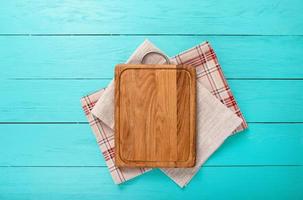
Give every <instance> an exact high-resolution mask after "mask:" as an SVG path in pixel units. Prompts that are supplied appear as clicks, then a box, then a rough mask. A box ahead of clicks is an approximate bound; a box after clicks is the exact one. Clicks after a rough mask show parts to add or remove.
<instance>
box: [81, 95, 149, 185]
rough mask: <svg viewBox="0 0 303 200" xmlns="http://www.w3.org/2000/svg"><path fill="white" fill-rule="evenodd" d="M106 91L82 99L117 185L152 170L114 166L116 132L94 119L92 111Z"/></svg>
mask: <svg viewBox="0 0 303 200" xmlns="http://www.w3.org/2000/svg"><path fill="white" fill-rule="evenodd" d="M103 93H104V89H102V90H100V91H98V92H96V93H93V94H91V95H88V96H85V97H83V98H82V99H81V104H82V108H83V110H84V113H85V115H86V117H87V120H88V121H89V125H90V126H91V128H92V130H93V133H94V135H95V137H96V140H97V143H98V145H99V148H100V150H101V152H102V154H103V156H104V159H105V163H106V165H107V167H108V170H109V171H110V174H111V176H112V178H113V180H114V182H115V183H116V184H120V183H123V182H125V181H127V180H129V179H132V178H134V177H136V176H138V175H141V174H143V173H145V172H147V171H149V170H150V169H147V168H117V167H116V166H115V164H114V160H115V159H114V157H115V155H114V146H115V141H114V131H113V129H111V128H109V127H108V126H106V125H105V124H104V123H103V122H102V121H100V120H99V119H98V118H96V117H94V116H93V115H92V113H91V110H92V109H93V107H94V106H95V104H96V102H97V101H98V99H99V98H100V97H101V96H102V95H103Z"/></svg>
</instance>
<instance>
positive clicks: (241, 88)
mask: <svg viewBox="0 0 303 200" xmlns="http://www.w3.org/2000/svg"><path fill="white" fill-rule="evenodd" d="M109 81H110V80H58V81H54V80H4V81H0V85H1V87H0V94H1V97H2V99H3V100H2V101H1V102H0V113H1V115H0V122H33V121H37V122H62V121H63V122H64V121H65V122H79V121H82V122H85V121H86V119H85V116H84V113H83V111H82V109H81V107H80V103H79V101H80V98H81V97H82V96H84V95H87V94H89V93H91V92H93V91H96V90H98V89H99V88H102V87H105V86H106V85H107V84H108V83H109ZM228 82H229V84H230V87H231V88H232V90H233V92H234V95H235V98H236V100H237V101H238V103H239V106H240V108H241V110H242V112H243V114H244V116H245V117H246V119H247V121H249V122H303V115H302V112H303V104H302V101H303V96H302V95H300V93H301V91H302V88H303V81H297V80H295V81H294V80H292V81H280V80H278V81H268V80H261V81H260V80H250V81H247V80H245V81H244V80H229V81H228Z"/></svg>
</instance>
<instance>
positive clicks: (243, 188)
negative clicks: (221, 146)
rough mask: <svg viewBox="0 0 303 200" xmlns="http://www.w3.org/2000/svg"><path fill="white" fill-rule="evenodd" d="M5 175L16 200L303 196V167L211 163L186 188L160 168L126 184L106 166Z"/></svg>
mask: <svg viewBox="0 0 303 200" xmlns="http://www.w3.org/2000/svg"><path fill="white" fill-rule="evenodd" d="M0 177H1V182H2V184H1V187H0V198H1V199H14V200H16V199H46V200H47V199H75V200H76V199H109V200H110V199H121V198H122V199H134V200H136V199H138V200H139V199H155V198H157V199H211V198H215V199H302V198H303V192H302V184H303V167H205V168H202V170H200V171H199V173H198V174H197V175H196V176H195V177H194V178H193V180H192V182H191V183H190V184H189V185H188V186H187V187H186V188H185V189H180V188H179V187H178V186H177V185H175V184H174V183H173V182H172V181H171V180H169V178H167V177H165V175H164V174H163V173H161V172H160V171H158V170H155V171H151V172H148V173H147V174H144V175H142V176H140V177H137V178H136V179H135V180H131V181H129V182H127V183H125V184H123V185H120V186H117V185H114V183H113V182H112V180H111V177H110V175H109V173H108V172H107V171H106V169H105V168H83V167H82V168H81V167H75V168H64V167H63V168H62V167H61V168H57V167H43V168H40V167H38V168H37V167H35V168H31V167H29V168H10V167H8V168H0ZM163 186H165V187H163Z"/></svg>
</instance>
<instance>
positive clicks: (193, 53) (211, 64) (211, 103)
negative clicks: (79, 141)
mask: <svg viewBox="0 0 303 200" xmlns="http://www.w3.org/2000/svg"><path fill="white" fill-rule="evenodd" d="M149 51H157V52H160V53H163V52H161V50H160V49H158V48H157V47H155V46H154V45H153V44H152V43H151V42H149V41H148V40H145V41H144V42H143V43H142V44H141V45H140V46H139V47H138V48H137V49H136V51H135V52H134V53H133V54H132V56H131V57H130V58H129V60H128V61H127V63H131V64H139V63H140V62H141V59H142V56H143V55H144V54H145V53H146V52H149ZM170 61H171V62H172V63H175V64H187V65H192V66H194V67H196V71H197V133H196V134H197V162H196V166H195V167H193V168H174V169H167V168H166V169H161V170H162V171H163V172H164V173H165V174H167V175H168V176H169V177H170V178H171V179H173V180H174V181H175V182H176V183H177V184H178V185H179V186H180V187H184V186H185V185H186V184H188V182H189V181H190V180H191V178H192V177H193V176H194V175H195V174H196V173H197V171H198V170H199V169H200V167H201V166H202V164H203V163H204V162H205V161H206V160H207V159H208V158H209V156H211V154H213V153H214V151H215V150H216V149H217V148H219V147H220V145H221V144H222V143H223V142H224V140H225V139H226V138H227V137H228V136H230V135H231V134H232V133H234V132H238V131H241V130H244V129H245V128H247V124H246V122H245V120H244V118H243V116H242V114H241V112H240V109H239V107H238V105H237V103H236V101H235V99H234V97H233V95H232V93H231V90H230V88H229V86H228V84H227V82H226V80H225V78H224V76H223V72H222V70H221V67H220V65H219V63H218V60H217V57H216V55H215V53H214V51H213V49H212V48H211V46H210V45H209V43H208V42H205V43H202V44H201V45H198V46H196V47H193V48H191V49H189V50H187V51H185V52H183V53H180V54H178V55H176V56H175V57H173V58H171V59H170ZM164 62H165V59H164V58H162V57H160V56H158V55H150V56H149V57H148V59H146V63H153V64H158V63H164ZM96 94H97V95H96ZM97 96H98V97H97ZM92 97H94V103H93V104H92V105H90V106H89V104H87V100H85V99H87V98H92ZM97 99H99V100H97ZM82 106H83V109H84V110H85V111H87V112H85V113H86V115H87V117H88V119H89V121H91V120H92V123H90V125H91V126H92V129H93V132H94V133H95V135H96V138H97V141H98V137H97V135H100V133H102V134H105V136H106V137H110V138H111V141H113V140H114V130H113V128H114V82H113V81H112V82H111V83H110V84H109V85H108V87H107V88H106V89H103V90H102V92H101V91H100V92H97V93H95V94H92V95H89V96H87V97H84V98H83V99H82ZM88 107H89V108H88ZM102 125H103V126H104V127H106V128H107V131H106V133H103V132H104V131H102V130H101V131H100V128H99V129H96V127H95V126H97V127H99V126H102ZM99 137H100V136H99ZM99 139H100V138H99ZM103 140H104V138H103ZM106 142H108V141H105V143H106ZM113 145H114V143H113V142H112V144H111V151H113V148H114V146H113ZM99 146H100V144H99ZM100 149H101V150H102V148H101V147H100ZM103 150H104V148H103ZM107 151H108V150H107ZM105 152H106V151H105ZM105 152H104V151H102V154H103V156H104V157H105V160H106V159H109V160H110V162H109V163H110V165H108V167H109V169H110V171H111V168H113V166H114V153H112V155H111V157H110V158H108V156H107V154H108V153H105ZM132 170H134V171H132ZM149 170H150V169H146V168H144V169H142V168H137V169H135V168H132V169H131V170H130V171H131V173H129V170H124V169H119V168H115V174H113V173H112V172H111V174H112V176H113V179H114V180H116V181H115V182H116V183H122V182H124V181H126V180H129V179H131V178H133V177H135V176H137V175H140V174H142V173H144V172H146V171H149ZM117 172H119V173H121V174H124V173H126V175H125V176H126V177H129V178H128V179H125V180H124V179H118V178H117V175H116V174H117ZM117 180H118V181H117Z"/></svg>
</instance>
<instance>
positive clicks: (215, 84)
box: [171, 42, 248, 133]
mask: <svg viewBox="0 0 303 200" xmlns="http://www.w3.org/2000/svg"><path fill="white" fill-rule="evenodd" d="M171 61H172V62H173V63H176V64H187V65H191V66H194V67H196V72H197V81H199V82H200V83H201V84H202V85H203V86H204V87H205V88H207V89H208V90H209V91H210V92H211V93H212V94H213V95H214V96H215V97H216V98H217V99H219V100H220V101H221V102H222V103H223V104H225V105H226V106H227V107H228V108H230V109H231V110H232V111H233V112H234V113H235V114H237V115H238V116H239V117H240V118H241V119H242V120H243V123H242V124H241V125H240V126H239V127H238V128H237V129H236V130H235V132H234V133H236V132H239V131H242V130H244V129H246V128H247V127H248V126H247V123H246V121H245V119H244V117H243V115H242V113H241V111H240V109H239V107H238V104H237V102H236V100H235V98H234V96H233V94H232V92H231V90H230V88H229V86H228V84H227V81H226V79H225V78H224V75H223V72H222V69H221V66H220V64H219V62H218V59H217V56H216V54H215V52H214V50H213V48H212V47H211V46H210V44H209V42H205V43H202V44H200V45H198V46H196V47H193V48H191V49H189V50H187V51H184V52H182V53H180V54H178V55H176V56H175V57H173V58H171Z"/></svg>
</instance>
